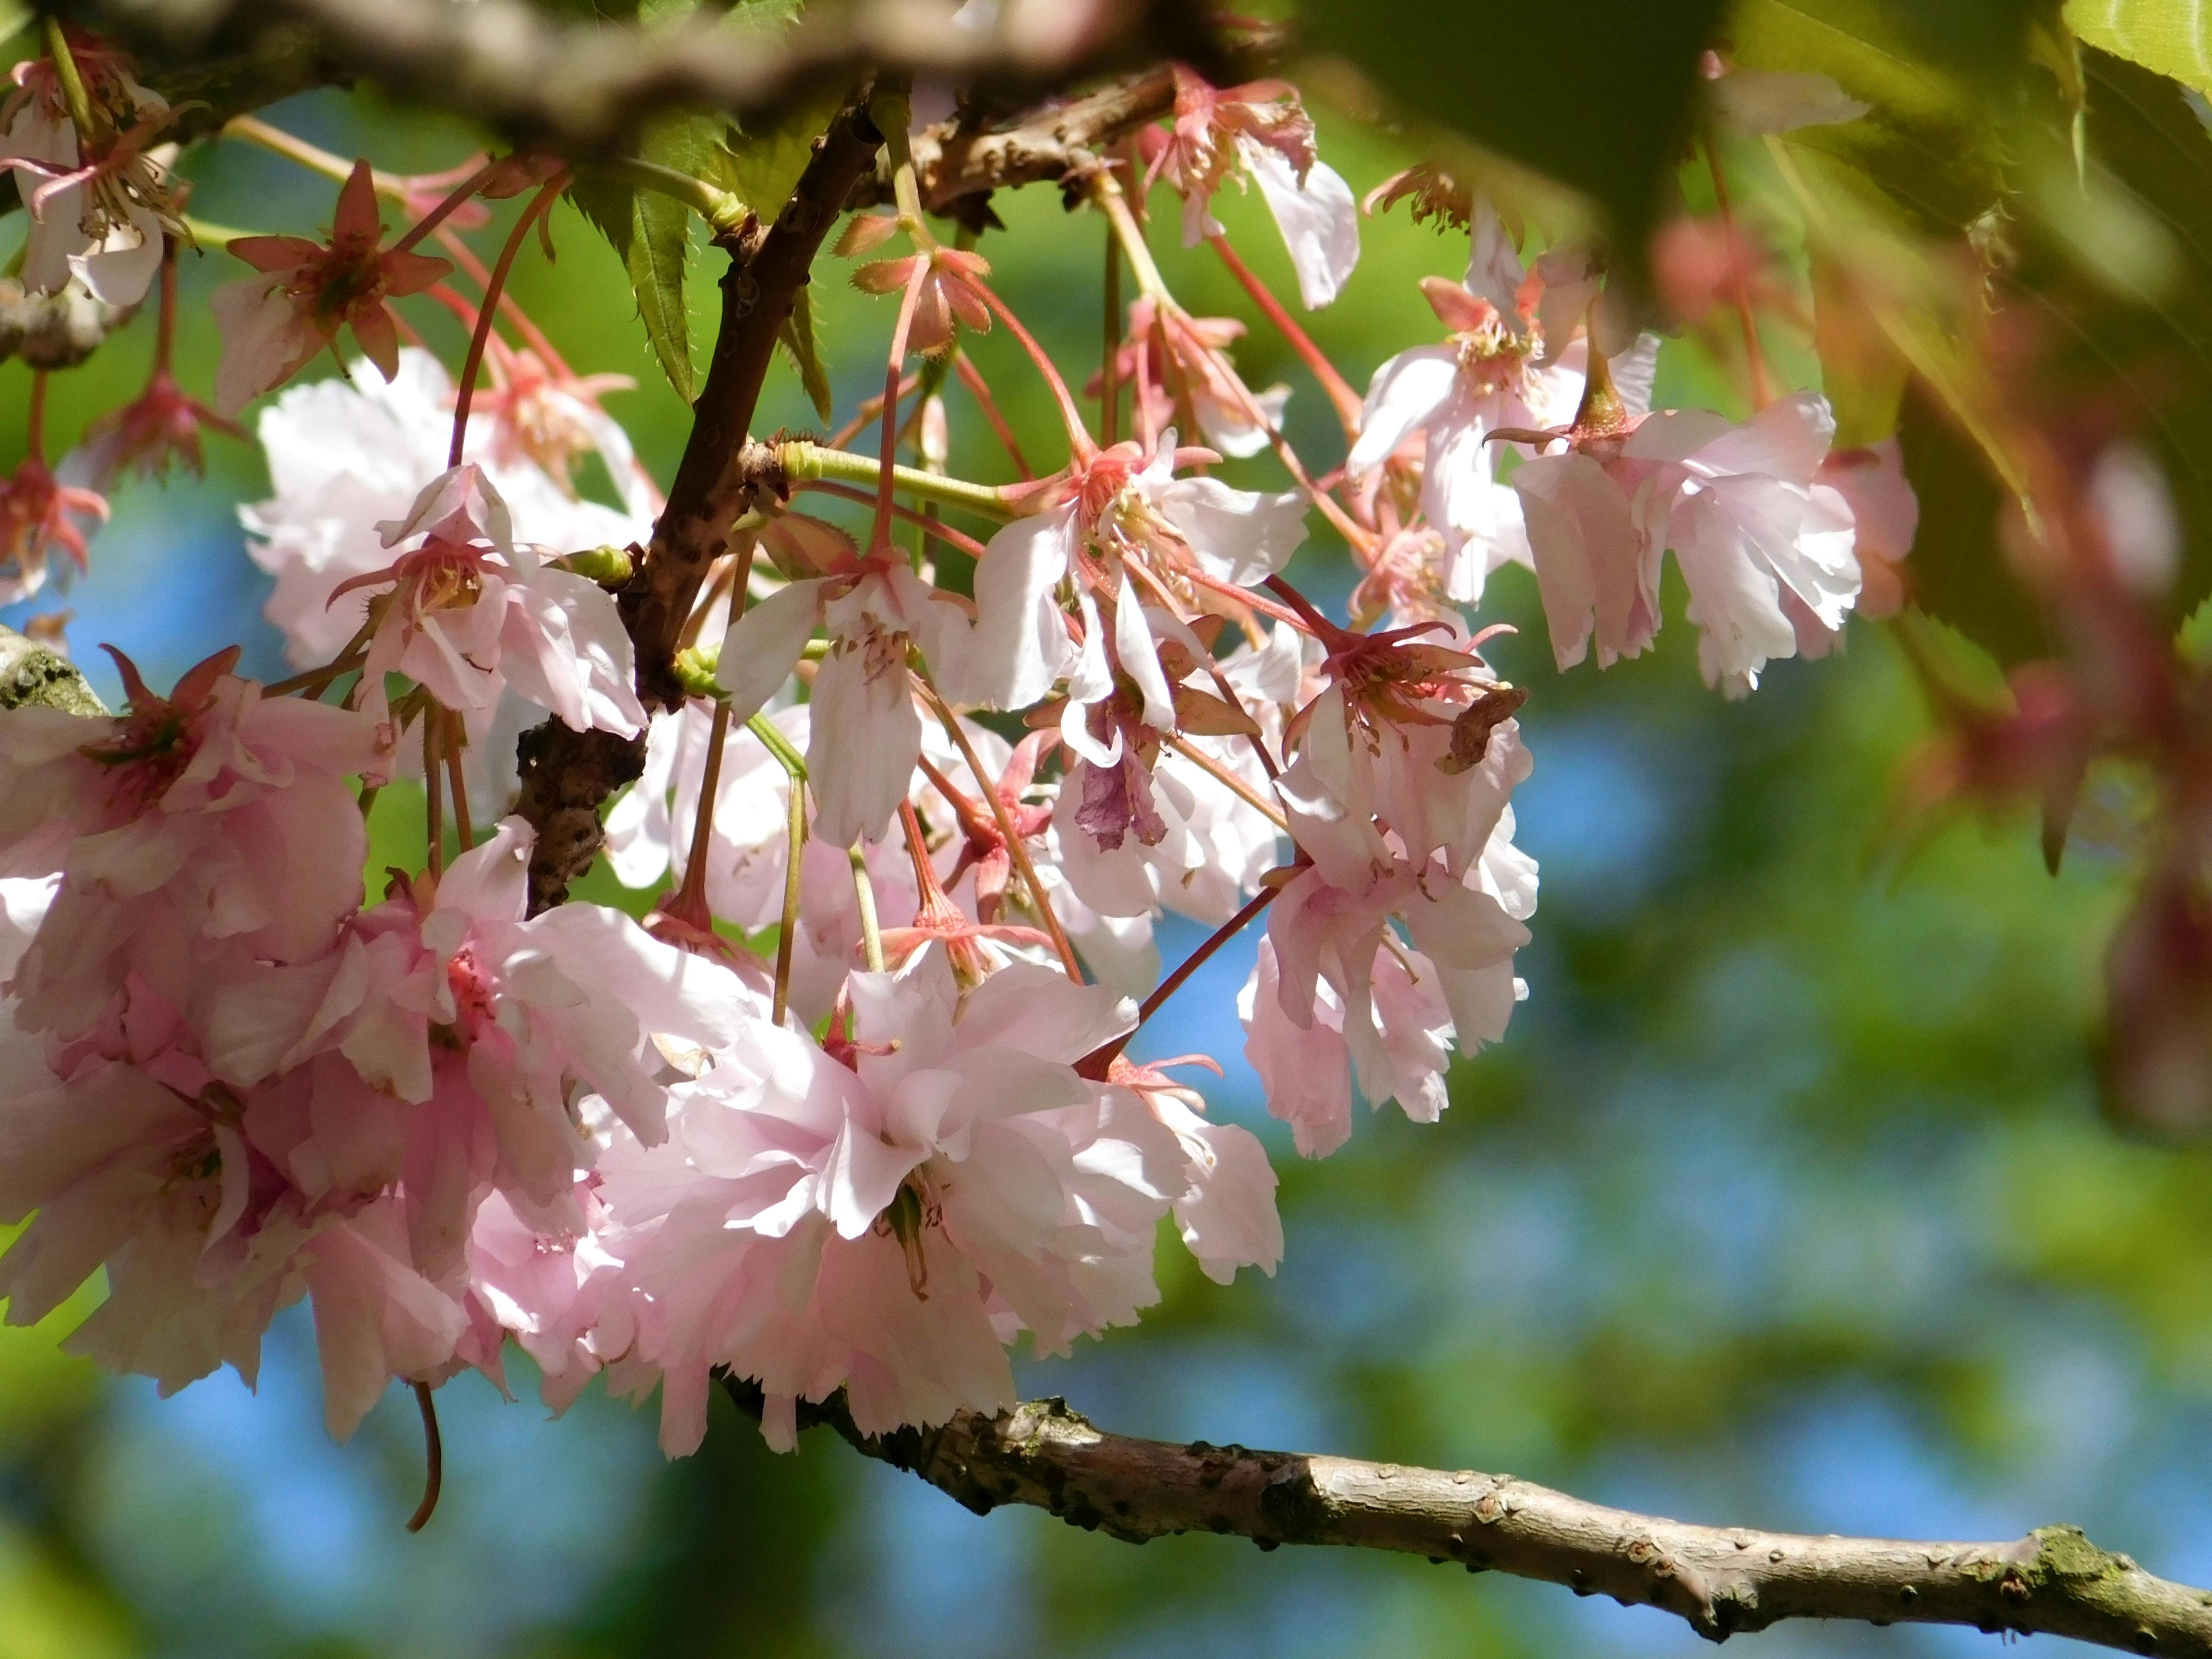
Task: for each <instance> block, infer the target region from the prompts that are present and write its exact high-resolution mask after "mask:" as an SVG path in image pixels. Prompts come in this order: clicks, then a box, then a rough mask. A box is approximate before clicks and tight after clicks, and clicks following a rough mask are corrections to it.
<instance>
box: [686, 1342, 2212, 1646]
mask: <svg viewBox="0 0 2212 1659" xmlns="http://www.w3.org/2000/svg"><path fill="white" fill-rule="evenodd" d="M726 1386H727V1387H728V1389H729V1390H730V1392H731V1393H732V1395H734V1396H735V1397H736V1398H737V1399H738V1402H739V1404H740V1405H743V1406H744V1407H747V1408H748V1409H750V1410H752V1411H754V1412H756V1413H757V1411H758V1410H759V1404H760V1397H761V1396H760V1390H759V1389H758V1387H757V1385H756V1384H752V1383H744V1382H739V1381H727V1382H726ZM799 1425H800V1426H801V1427H812V1426H816V1425H825V1426H828V1427H831V1428H834V1429H836V1431H837V1432H838V1433H839V1434H840V1435H842V1436H843V1437H844V1438H845V1439H846V1440H847V1441H848V1442H849V1443H851V1444H852V1445H854V1447H856V1448H857V1449H860V1451H861V1452H863V1453H865V1454H866V1455H868V1456H870V1457H873V1458H877V1459H879V1460H881V1461H882V1462H886V1463H889V1464H890V1465H891V1466H892V1467H893V1468H901V1469H905V1470H908V1471H909V1472H910V1473H912V1474H918V1475H920V1476H921V1478H922V1479H923V1480H927V1481H928V1482H929V1483H930V1484H931V1485H932V1486H936V1487H937V1488H938V1489H939V1491H941V1492H946V1493H948V1494H950V1495H951V1497H952V1498H956V1499H957V1500H958V1501H959V1502H960V1503H961V1504H964V1505H965V1506H966V1507H968V1508H969V1509H971V1510H975V1512H976V1513H977V1514H979V1515H981V1514H987V1513H988V1512H989V1511H990V1510H994V1509H995V1508H997V1507H998V1506H999V1505H1000V1504H1028V1505H1031V1506H1034V1507H1036V1508H1038V1509H1042V1510H1049V1511H1050V1512H1051V1513H1052V1514H1054V1515H1056V1516H1060V1518H1061V1519H1062V1520H1065V1521H1066V1522H1069V1524H1071V1525H1073V1526H1079V1527H1082V1528H1085V1530H1087V1531H1098V1532H1103V1533H1105V1534H1109V1536H1111V1537H1115V1538H1120V1539H1124V1540H1126V1541H1129V1542H1131V1543H1141V1542H1143V1541H1145V1540H1146V1539H1148V1538H1158V1537H1163V1536H1165V1535H1168V1534H1174V1533H1183V1532H1215V1533H1227V1534H1232V1535H1235V1536H1238V1537H1243V1538H1249V1539H1250V1540H1252V1541H1253V1542H1254V1543H1255V1544H1257V1545H1258V1546H1259V1547H1261V1549H1263V1550H1272V1549H1273V1548H1275V1547H1278V1546H1279V1545H1282V1544H1324V1545H1338V1546H1346V1545H1348V1546H1352V1547H1360V1548H1366V1549H1384V1550H1395V1551H1397V1552H1399V1553H1403V1554H1407V1555H1425V1556H1426V1557H1428V1558H1429V1559H1430V1560H1431V1561H1433V1562H1436V1563H1437V1564H1438V1565H1442V1564H1443V1563H1444V1562H1447V1561H1453V1562H1457V1563H1459V1564H1461V1565H1463V1566H1465V1567H1466V1568H1467V1570H1468V1571H1470V1572H1480V1571H1498V1572H1507V1573H1511V1574H1513V1575H1514V1576H1515V1577H1521V1578H1535V1579H1541V1580H1542V1581H1544V1582H1545V1583H1553V1584H1564V1585H1566V1586H1568V1587H1570V1588H1571V1589H1574V1590H1576V1591H1577V1593H1579V1594H1582V1595H1610V1596H1612V1597H1613V1598H1614V1599H1615V1600H1616V1601H1620V1602H1622V1603H1623V1604H1625V1605H1642V1606H1645V1607H1659V1608H1662V1609H1663V1610H1664V1611H1666V1612H1668V1613H1676V1614H1678V1615H1680V1617H1681V1618H1683V1619H1684V1620H1687V1621H1688V1622H1689V1624H1690V1626H1692V1628H1693V1629H1695V1630H1696V1631H1697V1632H1699V1634H1700V1635H1702V1636H1705V1637H1709V1638H1712V1639H1714V1640H1716V1641H1717V1640H1720V1639H1722V1638H1725V1637H1728V1636H1729V1635H1732V1634H1735V1633H1737V1632H1747V1631H1757V1630H1764V1629H1765V1628H1767V1627H1768V1626H1771V1625H1775V1624H1778V1623H1780V1622H1781V1621H1782V1620H1785V1619H1850V1620H1860V1621H1863V1622H1865V1623H1869V1624H1875V1625H1887V1624H1893V1623H1896V1624H1923V1625H1967V1626H1973V1627H1974V1628H1976V1629H1978V1630H1982V1631H1990V1632H1995V1631H2017V1632H2021V1633H2023V1634H2026V1633H2031V1632H2040V1633H2044V1634H2049V1635H2055V1636H2070V1637H2073V1638H2075V1639H2076V1640H2078V1641H2083V1642H2093V1643H2096V1644H2100V1645H2101V1646H2104V1647H2111V1648H2123V1649H2126V1650H2130V1651H2131V1652H2135V1653H2141V1654H2158V1655H2171V1656H2180V1655H2191V1656H2198V1655H2202V1654H2203V1653H2204V1652H2205V1651H2206V1650H2207V1648H2208V1647H2212V1593H2207V1592H2205V1591H2203V1590H2197V1589H2190V1588H2188V1587H2187V1586H2185V1585H2181V1584H2176V1583H2169V1582H2168V1581H2166V1580H2165V1579H2162V1578H2157V1577H2153V1576H2152V1575H2151V1574H2149V1573H2148V1572H2145V1571H2143V1570H2142V1568H2141V1567H2139V1566H2137V1565H2136V1564H2135V1563H2134V1562H2133V1561H2132V1560H2130V1559H2129V1558H2128V1557H2126V1556H2124V1555H2114V1554H2112V1553H2109V1552H2107V1551H2105V1550H2101V1549H2100V1548H2098V1547H2096V1546H2095V1545H2094V1544H2093V1543H2091V1542H2090V1541H2089V1540H2088V1539H2087V1537H2086V1536H2085V1535H2084V1534H2082V1532H2081V1528H2078V1527H2067V1526H2052V1527H2039V1528H2037V1529H2036V1530H2034V1531H2033V1532H2031V1533H2029V1534H2027V1535H2026V1536H2025V1537H2022V1538H2017V1539H2014V1540H2012V1541H2010V1542H2008V1543H1908V1542H1904V1541H1898V1540H1894V1539H1886V1538H1840V1537H1836V1536H1833V1535H1829V1536H1825V1537H1810V1536H1808V1535H1805V1534H1799V1533H1779V1532H1764V1531H1760V1530H1758V1529H1757V1528H1743V1527H1703V1526H1694V1525H1691V1524H1689V1523H1686V1522H1680V1521H1670V1520H1667V1519H1664V1518H1662V1517H1661V1516H1650V1515H1638V1514H1635V1513H1633V1512H1632V1511H1630V1510H1616V1509H1611V1508H1608V1507H1607V1506H1606V1505H1604V1504H1592V1503H1589V1502H1586V1501H1584V1500H1583V1499H1582V1498H1570V1497H1568V1496H1567V1495H1566V1494H1565V1493H1564V1492H1553V1491H1550V1490H1548V1489H1547V1488H1545V1487H1543V1486H1536V1485H1534V1483H1533V1482H1530V1481H1526V1480H1516V1479H1515V1478H1514V1477H1513V1476H1511V1475H1510V1474H1478V1473H1477V1472H1475V1471H1474V1470H1472V1469H1458V1470H1446V1469H1423V1468H1407V1467H1405V1466H1403V1465H1400V1464H1396V1463H1370V1462H1362V1461H1360V1460H1358V1459H1354V1458H1347V1457H1325V1456H1315V1455H1302V1454H1298V1453H1291V1452H1271V1451H1251V1450H1248V1449H1245V1448H1244V1447H1242V1446H1213V1445H1208V1444H1207V1443H1206V1442H1204V1441H1202V1440H1201V1441H1194V1442H1192V1443H1190V1444H1188V1445H1187V1446H1178V1445H1170V1444H1168V1443H1164V1442H1161V1441H1158V1440H1139V1439H1134V1438H1132V1437H1127V1436H1124V1435H1118V1434H1108V1433H1105V1432H1103V1431H1101V1430H1098V1429H1096V1428H1094V1427H1092V1426H1091V1424H1090V1423H1089V1422H1088V1421H1087V1420H1086V1419H1084V1418H1083V1417H1081V1416H1079V1415H1078V1414H1077V1413H1074V1412H1072V1411H1070V1410H1069V1409H1068V1408H1067V1406H1066V1402H1064V1401H1059V1400H1042V1401H1032V1402H1030V1403H1029V1404H1027V1405H1024V1406H1019V1407H1016V1408H1015V1409H1014V1410H1013V1411H1012V1412H1007V1413H1001V1414H1000V1415H999V1416H997V1417H985V1416H983V1415H981V1413H976V1412H961V1413H957V1414H956V1415H955V1416H954V1417H953V1419H952V1420H951V1422H949V1423H947V1424H945V1425H944V1426H943V1427H942V1428H938V1429H927V1430H915V1429H902V1430H900V1431H898V1432H896V1433H895V1434H890V1435H886V1436H883V1437H869V1436H866V1435H863V1434H861V1433H860V1431H859V1430H858V1429H856V1428H855V1427H854V1425H853V1419H852V1417H851V1414H850V1413H848V1411H847V1410H846V1409H845V1405H844V1401H843V1400H842V1397H832V1398H831V1399H830V1400H829V1401H824V1402H823V1403H822V1404H821V1405H818V1406H817V1405H811V1404H808V1403H805V1402H803V1401H802V1402H801V1403H800V1405H799Z"/></svg>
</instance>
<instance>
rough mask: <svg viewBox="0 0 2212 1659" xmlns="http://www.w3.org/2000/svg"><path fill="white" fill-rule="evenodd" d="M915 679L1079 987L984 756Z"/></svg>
mask: <svg viewBox="0 0 2212 1659" xmlns="http://www.w3.org/2000/svg"><path fill="white" fill-rule="evenodd" d="M915 678H916V679H918V680H919V681H921V686H922V689H923V690H924V691H925V692H926V693H927V696H928V701H929V706H930V710H931V712H932V713H933V714H935V715H936V716H937V718H938V719H939V720H940V721H941V722H942V723H943V724H944V726H945V731H946V732H948V733H949V734H951V738H952V743H953V746H954V747H955V748H957V749H958V750H959V751H960V758H961V759H963V760H964V761H966V762H967V763H968V770H969V774H970V775H972V776H973V777H974V778H975V787H976V788H977V789H978V790H980V791H981V793H982V796H983V801H984V804H985V805H987V806H988V807H989V808H990V809H991V817H993V819H994V820H995V821H996V823H998V826H999V835H1000V839H1002V840H1003V841H1005V842H1006V856H1007V857H1009V858H1010V859H1012V860H1013V862H1014V868H1015V869H1017V870H1018V871H1020V872H1021V874H1022V882H1023V884H1024V886H1026V887H1027V888H1028V889H1029V891H1030V904H1031V905H1032V906H1033V907H1035V908H1036V913H1037V920H1038V921H1042V922H1043V923H1044V930H1045V932H1046V933H1049V934H1051V935H1052V943H1053V948H1054V949H1055V950H1057V951H1059V952H1060V963H1061V965H1062V966H1064V967H1065V968H1066V969H1067V976H1068V978H1070V979H1072V980H1073V981H1075V982H1076V983H1077V984H1078V985H1080V984H1082V983H1083V982H1084V981H1083V964H1082V963H1079V962H1078V961H1077V960H1076V957H1075V947H1074V946H1073V945H1071V944H1069V943H1068V939H1067V930H1066V928H1064V927H1061V926H1060V918H1059V917H1058V916H1056V915H1054V914H1053V908H1052V897H1051V896H1050V895H1049V894H1048V893H1047V892H1046V891H1045V890H1044V884H1043V883H1042V882H1041V881H1039V880H1038V879H1037V872H1036V864H1035V863H1034V862H1033V861H1031V860H1030V849H1029V845H1028V843H1027V842H1024V841H1023V839H1022V837H1021V835H1020V832H1019V831H1018V830H1017V829H1015V827H1014V819H1013V815H1012V813H1011V812H1009V811H1007V810H1006V801H1005V800H1004V799H1001V797H1000V794H999V791H998V789H997V787H995V786H994V784H993V782H992V781H991V775H990V774H989V773H987V772H986V771H985V770H984V769H983V757H981V755H978V754H977V753H976V752H975V744H972V743H970V742H969V740H968V734H967V732H963V731H962V730H961V729H960V720H959V717H958V716H957V715H956V714H953V712H952V706H951V704H950V703H948V702H945V696H944V694H943V693H942V692H940V691H939V690H938V689H937V686H936V684H935V682H933V680H931V678H929V676H928V675H927V673H926V672H917V673H916V675H915Z"/></svg>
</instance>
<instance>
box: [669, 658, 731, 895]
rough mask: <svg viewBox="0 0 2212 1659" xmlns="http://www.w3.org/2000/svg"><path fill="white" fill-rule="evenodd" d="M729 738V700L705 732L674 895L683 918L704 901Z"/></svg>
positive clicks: (721, 700) (721, 703) (718, 703)
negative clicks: (681, 869) (681, 874)
mask: <svg viewBox="0 0 2212 1659" xmlns="http://www.w3.org/2000/svg"><path fill="white" fill-rule="evenodd" d="M729 735H730V703H729V699H728V698H726V697H723V698H718V699H716V700H715V703H714V724H713V725H712V726H709V727H708V731H707V766H706V770H705V772H704V773H703V774H702V775H701V777H700V780H699V805H698V808H697V810H696V811H694V812H693V813H692V815H691V850H690V852H689V853H688V854H685V855H684V884H683V886H682V887H681V888H679V889H678V892H677V899H678V902H679V903H682V904H684V905H685V907H686V908H685V914H686V915H689V914H690V909H691V908H696V907H699V906H702V905H704V904H705V902H706V900H707V854H708V848H710V847H712V845H713V844H714V803H715V798H716V797H717V796H718V795H720V793H721V792H722V749H723V745H724V744H725V742H726V740H727V738H729ZM663 908H675V907H674V906H664V907H663Z"/></svg>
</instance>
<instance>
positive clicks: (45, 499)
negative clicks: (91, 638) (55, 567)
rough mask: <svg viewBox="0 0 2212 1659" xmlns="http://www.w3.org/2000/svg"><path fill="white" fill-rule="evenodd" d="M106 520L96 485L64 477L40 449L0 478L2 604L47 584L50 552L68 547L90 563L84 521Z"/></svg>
mask: <svg viewBox="0 0 2212 1659" xmlns="http://www.w3.org/2000/svg"><path fill="white" fill-rule="evenodd" d="M78 520H93V521H94V522H96V523H100V524H105V523H106V522H107V501H106V498H105V497H103V496H102V495H100V493H99V492H98V491H96V490H91V489H79V488H77V487H76V486H75V485H72V484H67V483H62V482H61V481H60V480H58V479H57V478H56V477H54V475H53V473H52V471H49V470H48V469H47V466H46V463H45V462H44V461H42V460H40V459H39V457H38V456H36V455H26V456H25V457H24V458H23V459H22V460H21V462H19V463H18V464H17V465H16V467H15V475H14V476H13V477H10V478H9V480H8V481H7V483H4V484H0V605H15V604H16V603H18V602H19V601H21V600H23V599H29V598H30V597H31V595H33V593H35V592H38V591H39V589H40V588H41V587H43V586H45V585H46V568H47V562H48V557H49V555H51V554H52V552H53V551H54V550H56V549H58V550H61V551H62V552H64V553H66V554H68V555H69V556H70V562H72V563H73V564H75V565H76V568H78V569H79V570H80V571H82V570H87V569H89V568H91V565H92V550H91V548H90V546H89V545H88V544H87V542H86V539H85V537H86V526H84V525H82V524H80V523H79V522H78Z"/></svg>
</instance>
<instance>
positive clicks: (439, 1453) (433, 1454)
mask: <svg viewBox="0 0 2212 1659" xmlns="http://www.w3.org/2000/svg"><path fill="white" fill-rule="evenodd" d="M413 1386H414V1389H415V1404H416V1407H417V1408H418V1409H420V1411H421V1412H422V1455H423V1469H422V1502H421V1503H419V1504H416V1506H415V1513H414V1514H412V1515H410V1516H408V1517H407V1530H408V1531H410V1532H420V1531H422V1528H424V1527H425V1526H426V1525H428V1522H429V1520H430V1517H431V1516H433V1515H435V1513H437V1509H438V1494H439V1492H441V1491H442V1490H443V1489H444V1487H445V1484H446V1443H445V1437H443V1436H442V1435H441V1434H440V1433H439V1432H438V1404H437V1401H436V1399H435V1397H434V1396H433V1395H432V1394H431V1392H430V1385H429V1384H428V1383H416V1384H414V1385H413Z"/></svg>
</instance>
